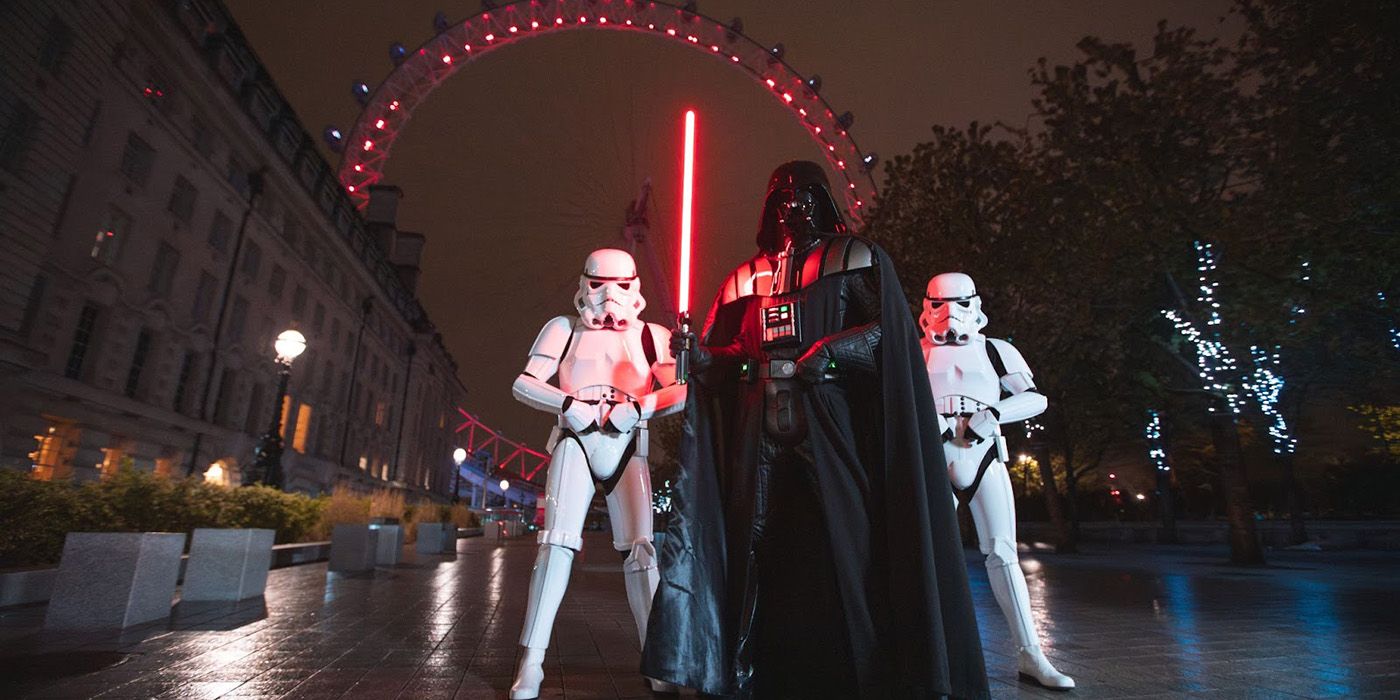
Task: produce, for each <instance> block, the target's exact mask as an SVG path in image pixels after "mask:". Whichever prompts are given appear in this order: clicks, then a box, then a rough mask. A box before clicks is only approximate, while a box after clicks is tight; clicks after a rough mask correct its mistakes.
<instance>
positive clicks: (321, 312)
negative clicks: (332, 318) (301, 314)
mask: <svg viewBox="0 0 1400 700" xmlns="http://www.w3.org/2000/svg"><path fill="white" fill-rule="evenodd" d="M325 327H326V306H325V304H322V303H321V302H319V301H318V302H316V315H315V316H312V317H311V328H312V329H313V330H315V331H316V335H318V336H319V335H321V330H322V329H324V328H325Z"/></svg>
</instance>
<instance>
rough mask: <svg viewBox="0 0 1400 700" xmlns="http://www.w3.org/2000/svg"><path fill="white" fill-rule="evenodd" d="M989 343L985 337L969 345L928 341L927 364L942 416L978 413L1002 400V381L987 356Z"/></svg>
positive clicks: (925, 343) (934, 397)
mask: <svg viewBox="0 0 1400 700" xmlns="http://www.w3.org/2000/svg"><path fill="white" fill-rule="evenodd" d="M986 343H987V340H986V338H983V337H976V338H974V339H972V340H971V341H970V342H968V344H966V345H933V344H932V343H929V342H928V341H927V340H926V341H924V344H923V345H924V363H925V365H926V366H927V367H928V378H929V385H930V387H931V388H932V389H933V400H934V404H935V405H936V406H937V407H938V412H939V413H941V414H943V415H945V416H952V415H966V414H969V413H976V412H977V411H979V410H981V409H983V408H986V407H987V406H990V405H992V404H995V403H996V402H997V401H998V400H999V399H1000V398H1001V378H1000V377H998V376H997V372H996V368H994V367H993V366H992V360H991V358H989V357H988V356H987V348H986V347H985V345H986Z"/></svg>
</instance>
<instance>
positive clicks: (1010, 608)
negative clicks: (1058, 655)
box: [987, 539, 1074, 690]
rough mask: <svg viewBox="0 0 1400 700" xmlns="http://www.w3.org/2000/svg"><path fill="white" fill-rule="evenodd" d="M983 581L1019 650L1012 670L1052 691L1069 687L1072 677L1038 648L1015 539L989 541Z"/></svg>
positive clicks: (1071, 686) (1029, 600)
mask: <svg viewBox="0 0 1400 700" xmlns="http://www.w3.org/2000/svg"><path fill="white" fill-rule="evenodd" d="M987 581H988V582H989V583H991V585H992V594H993V595H995V596H996V599H997V605H998V606H999V607H1000V608H1001V613H1002V615H1005V616H1006V622H1007V624H1008V625H1010V627H1011V638H1012V639H1014V640H1015V641H1016V646H1017V648H1019V649H1020V654H1019V656H1018V659H1017V662H1016V670H1017V671H1018V672H1019V673H1020V674H1021V675H1022V676H1025V677H1027V678H1029V679H1030V680H1033V681H1035V682H1036V683H1039V684H1040V685H1042V686H1045V687H1046V688H1050V689H1052V690H1069V689H1070V688H1073V687H1074V679H1073V678H1070V677H1069V676H1066V675H1065V674H1063V673H1060V672H1059V671H1058V670H1057V669H1056V668H1055V667H1054V665H1052V664H1051V663H1050V660H1049V659H1047V658H1045V654H1043V653H1041V651H1040V638H1039V637H1037V636H1036V633H1035V624H1034V622H1033V620H1032V619H1031V596H1030V593H1029V592H1028V591H1027V590H1026V576H1025V574H1023V573H1021V562H1020V559H1019V558H1018V556H1017V554H1016V543H1015V542H1006V541H1002V540H1000V539H997V540H994V541H993V543H992V552H991V554H989V555H987Z"/></svg>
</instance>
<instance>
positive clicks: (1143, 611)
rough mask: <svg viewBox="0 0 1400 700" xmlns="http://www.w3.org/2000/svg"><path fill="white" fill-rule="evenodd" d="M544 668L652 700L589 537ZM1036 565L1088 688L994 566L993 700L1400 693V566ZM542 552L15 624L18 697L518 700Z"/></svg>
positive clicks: (10, 668)
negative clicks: (1015, 632)
mask: <svg viewBox="0 0 1400 700" xmlns="http://www.w3.org/2000/svg"><path fill="white" fill-rule="evenodd" d="M586 541H587V545H586V546H585V552H584V554H583V555H581V556H580V558H579V559H578V560H577V565H576V566H575V571H574V578H573V582H572V585H571V587H570V590H569V594H568V596H567V597H566V599H565V601H564V605H563V608H562V609H561V611H560V615H559V622H558V625H557V626H556V628H555V634H554V642H553V646H552V647H551V649H550V654H549V657H548V659H547V661H546V673H547V678H546V681H545V684H546V685H545V692H544V693H543V695H542V697H546V698H560V697H563V698H570V699H573V698H634V697H650V694H649V693H648V692H647V691H646V688H645V686H644V685H643V682H642V680H641V678H640V677H639V676H638V675H637V673H636V668H637V664H638V656H639V652H638V644H637V640H636V631H635V627H634V626H633V623H632V619H631V616H630V614H629V612H628V609H627V602H626V598H625V595H624V593H623V586H622V577H621V574H620V570H621V567H620V565H621V558H620V557H619V556H618V555H616V554H615V553H614V552H612V551H611V549H610V547H609V546H608V542H607V539H606V537H603V536H600V535H590V536H589V537H588V538H587V539H586ZM1087 549H1088V551H1087V552H1086V553H1084V554H1078V555H1054V554H1037V553H1034V552H1026V553H1023V555H1022V565H1023V567H1024V568H1025V569H1026V571H1027V575H1028V578H1029V580H1030V590H1031V595H1032V598H1033V600H1034V601H1035V603H1036V604H1037V606H1038V608H1039V613H1038V614H1039V619H1038V624H1039V626H1040V630H1041V634H1042V637H1043V638H1044V639H1045V643H1046V650H1047V653H1048V654H1049V656H1050V657H1051V658H1052V659H1054V660H1055V662H1056V663H1057V664H1058V665H1059V666H1060V667H1061V668H1062V669H1063V670H1064V671H1066V672H1067V673H1069V674H1071V675H1073V676H1074V677H1075V678H1076V680H1077V681H1078V682H1079V685H1080V687H1079V688H1078V689H1077V690H1075V691H1072V692H1070V693H1050V692H1048V691H1044V690H1041V689H1039V688H1036V687H1034V686H1031V685H1028V684H1026V683H1023V682H1019V681H1018V680H1017V678H1016V674H1015V668H1014V658H1013V657H1012V655H1011V651H1012V650H1011V649H1010V641H1009V636H1008V632H1007V629H1006V625H1005V623H1004V621H1003V620H1002V618H1001V616H1000V613H999V611H998V610H997V609H996V607H995V603H994V601H993V600H992V594H991V590H990V588H988V586H987V579H986V575H985V572H984V570H983V568H982V566H981V563H980V556H977V555H975V552H969V574H970V576H971V581H972V586H973V595H974V597H975V599H976V602H977V608H978V615H979V617H980V619H981V626H982V635H983V644H984V646H985V647H986V651H987V664H988V673H989V674H990V675H991V677H992V686H993V694H994V696H996V697H1021V696H1024V697H1059V698H1127V697H1202V698H1204V697H1218V698H1237V697H1259V698H1275V697H1276V698H1292V697H1347V698H1350V697H1362V696H1367V695H1373V696H1376V697H1383V696H1392V697H1400V660H1397V659H1400V606H1397V605H1396V603H1397V600H1400V553H1378V552H1371V553H1360V552H1356V553H1347V552H1273V553H1271V557H1270V563H1271V566H1270V567H1269V568H1266V569H1245V568H1239V567H1232V566H1228V565H1226V564H1224V563H1223V560H1224V552H1223V551H1222V550H1218V549H1209V548H1202V547H1157V548H1149V547H1146V546H1128V545H1125V546H1121V547H1107V546H1092V547H1089V548H1087ZM534 551H535V547H534V545H533V544H532V543H531V542H530V541H529V540H528V539H527V538H520V539H515V540H506V541H504V542H497V541H495V540H492V539H487V538H475V539H470V540H463V541H462V542H461V543H460V545H459V552H458V554H457V555H456V556H455V557H454V556H451V555H442V556H419V555H414V554H413V553H412V552H411V551H406V553H405V561H404V562H403V563H401V564H400V565H399V566H397V567H394V568H386V569H380V570H378V571H376V572H374V573H373V574H365V575H343V574H330V575H328V574H327V572H326V565H325V564H312V565H305V566H298V567H293V568H289V569H279V570H277V571H273V572H272V574H271V577H270V579H269V588H268V594H267V597H266V602H265V603H264V602H263V601H258V602H256V603H255V604H251V605H250V604H242V605H239V606H232V605H218V604H205V605H201V606H193V605H180V606H177V608H176V610H175V613H174V615H172V617H171V619H170V620H169V621H168V622H163V623H156V624H151V625H146V626H143V627H137V628H131V629H128V630H126V631H125V632H123V633H119V634H118V633H108V634H94V635H74V634H64V635H55V634H48V633H44V632H42V631H41V630H40V627H41V625H42V622H43V615H44V607H43V606H29V607H21V608H10V609H4V610H0V697H4V698H87V697H102V698H134V697H141V698H147V697H163V698H166V697H168V698H216V697H227V698H234V697H238V698H249V697H264V698H273V697H285V698H336V697H347V698H425V699H431V698H482V699H485V698H503V697H505V691H506V688H507V687H508V686H509V685H510V676H511V672H512V670H513V666H514V663H515V658H516V649H517V647H516V636H517V634H518V633H519V629H520V621H521V616H522V614H523V610H524V604H525V587H526V585H527V582H528V579H529V576H530V568H531V565H532V563H533V559H534Z"/></svg>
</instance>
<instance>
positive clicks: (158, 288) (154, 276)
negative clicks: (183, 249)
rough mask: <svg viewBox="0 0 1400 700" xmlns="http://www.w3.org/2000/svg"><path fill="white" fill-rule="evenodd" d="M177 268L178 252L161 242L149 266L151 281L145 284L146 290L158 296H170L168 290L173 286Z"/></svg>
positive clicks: (178, 261) (178, 262)
mask: <svg viewBox="0 0 1400 700" xmlns="http://www.w3.org/2000/svg"><path fill="white" fill-rule="evenodd" d="M179 266H180V251H178V250H175V247H174V246H172V245H170V244H169V243H166V242H165V241H161V243H160V248H158V249H156V260H155V263H154V264H152V265H151V280H150V282H148V283H147V284H146V288H147V289H149V290H151V291H152V292H154V293H155V294H157V295H158V296H163V297H168V296H170V290H171V288H172V287H173V286H174V284H175V269H176V268H178V267H179Z"/></svg>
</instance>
